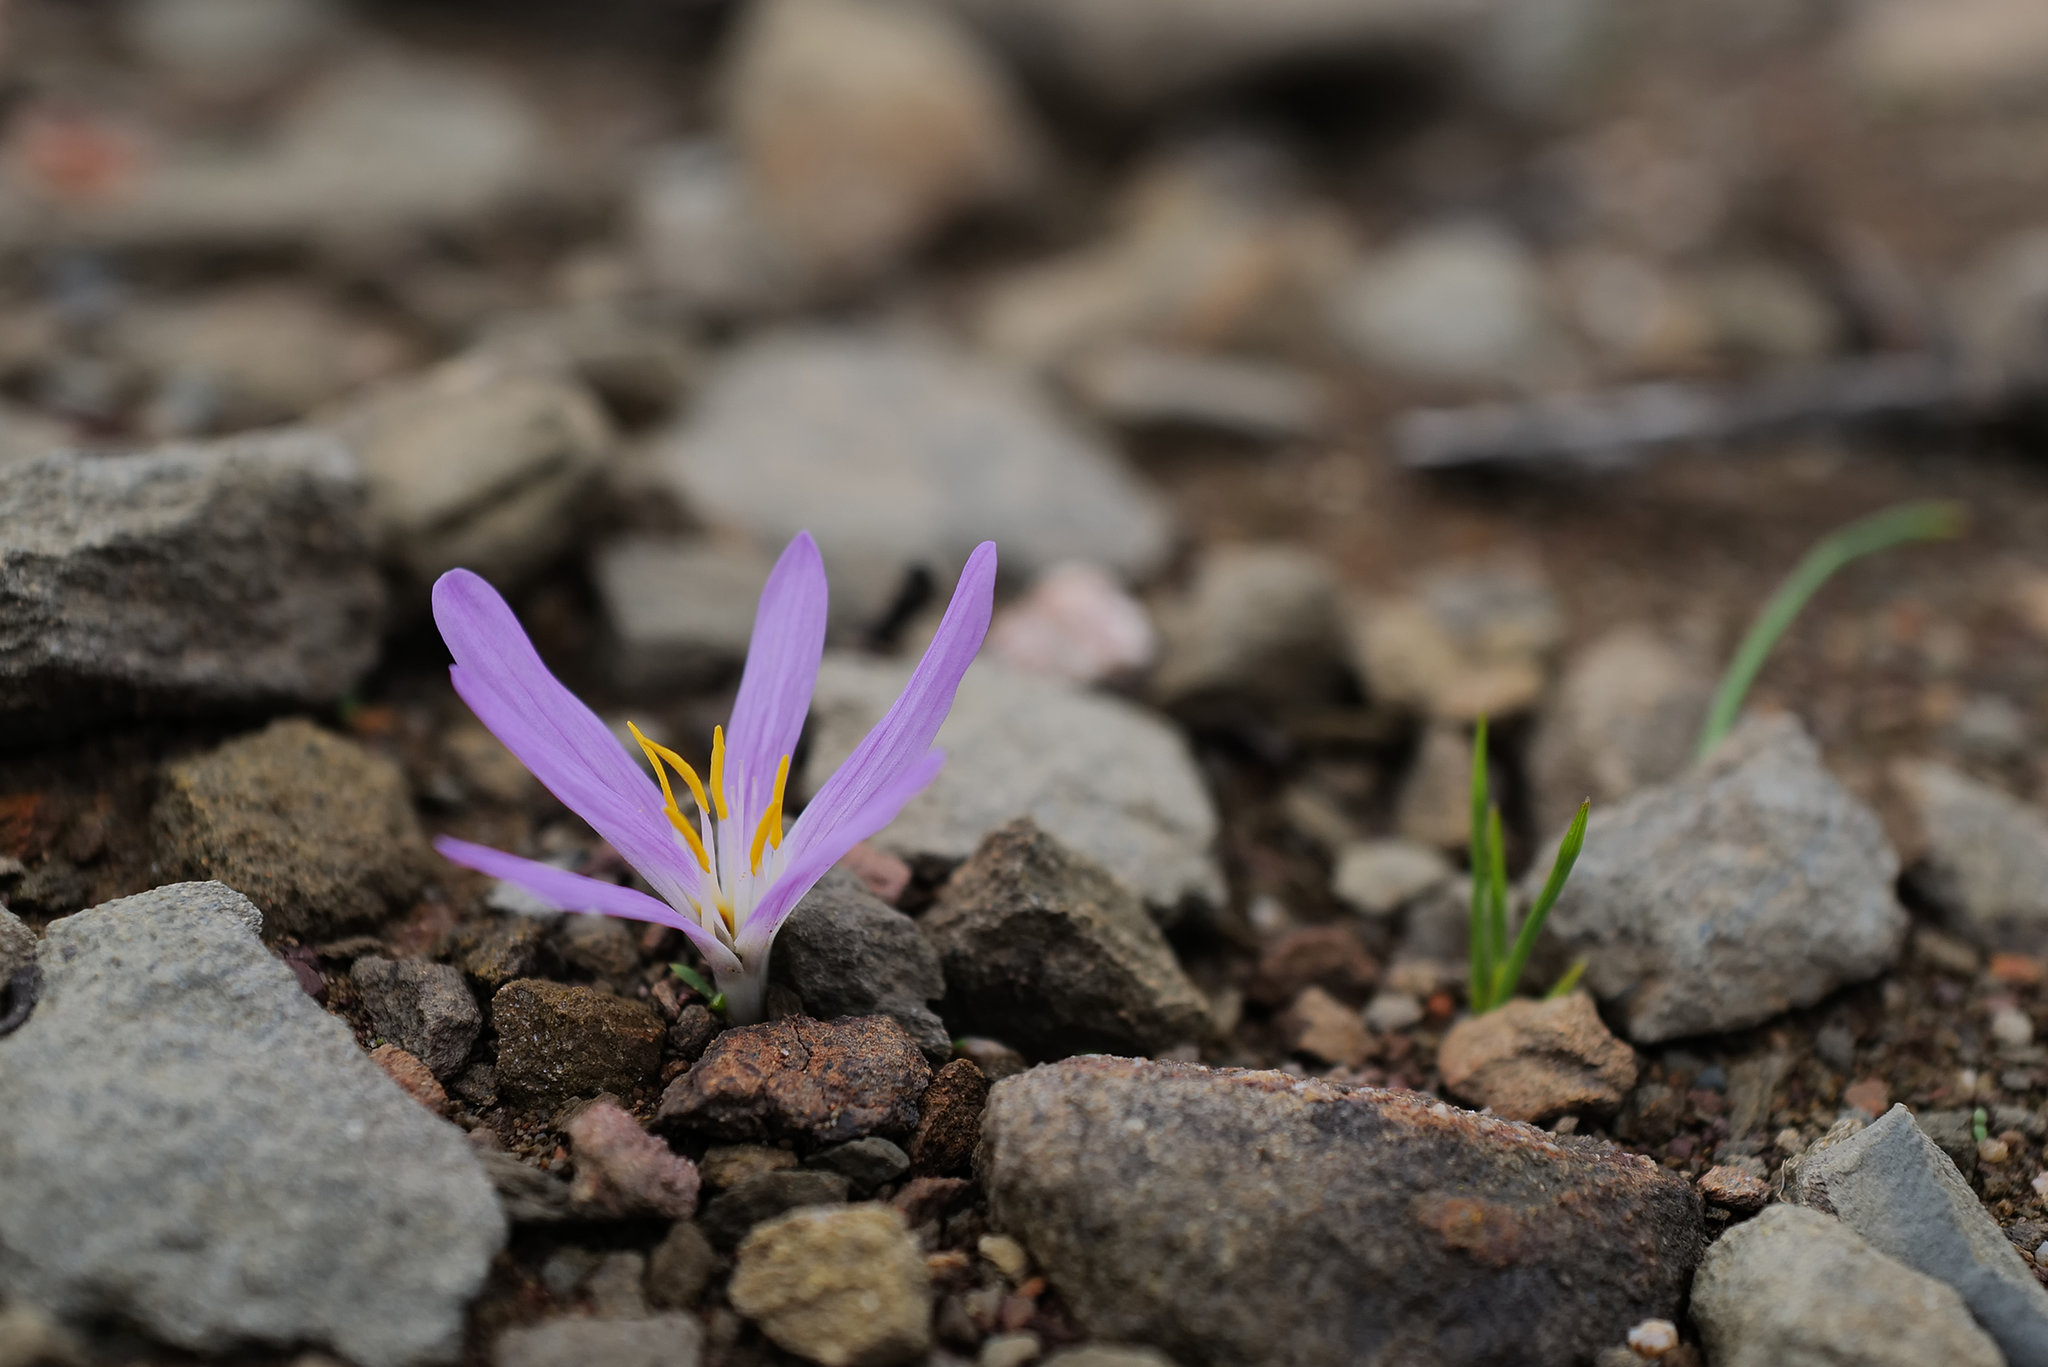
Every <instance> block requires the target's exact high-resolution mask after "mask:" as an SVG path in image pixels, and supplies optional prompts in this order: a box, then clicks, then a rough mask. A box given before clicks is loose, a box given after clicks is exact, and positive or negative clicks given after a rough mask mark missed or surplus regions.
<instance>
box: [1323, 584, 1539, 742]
mask: <svg viewBox="0 0 2048 1367" xmlns="http://www.w3.org/2000/svg"><path fill="white" fill-rule="evenodd" d="M1351 627H1352V653H1353V657H1354V659H1355V661H1356V663H1357V667H1358V673H1359V676H1360V677H1361V678H1362V679H1363V680H1364V681H1365V686H1366V691H1367V692H1369V693H1370V694H1371V695H1372V697H1373V700H1374V701H1375V702H1379V703H1383V704H1387V705H1390V706H1394V707H1399V708H1403V709H1407V710H1410V711H1415V712H1420V713H1423V714H1424V715H1426V716H1430V717H1433V718H1436V719H1437V720H1440V721H1450V722H1471V721H1474V720H1476V719H1478V718H1479V717H1481V716H1489V717H1492V718H1493V719H1494V720H1495V721H1498V720H1500V719H1501V718H1503V717H1506V716H1509V715H1511V714H1513V713H1518V712H1522V711H1525V710H1527V709H1528V708H1529V707H1531V706H1533V705H1534V704H1535V702H1536V699H1537V696H1538V695H1539V694H1540V693H1541V692H1542V689H1543V679H1544V673H1545V670H1546V668H1547V665H1548V662H1549V656H1550V654H1551V652H1552V651H1553V650H1555V648H1556V646H1557V642H1558V639H1559V637H1560V636H1561V635H1562V633H1563V619H1562V617H1561V615H1560V613H1559V611H1558V606H1557V599H1556V597H1555V596H1554V595H1553V594H1552V593H1551V591H1550V586H1549V584H1548V583H1547V582H1546V581H1545V579H1544V577H1543V576H1542V575H1541V574H1540V573H1539V572H1538V571H1537V570H1536V569H1535V567H1533V566H1531V565H1527V564H1522V563H1518V562H1514V561H1503V562H1499V563H1492V564H1488V563H1480V564H1471V565H1453V566H1447V567H1444V568H1441V569H1438V570H1435V571H1432V572H1431V573H1429V574H1428V575H1426V576H1424V578H1423V580H1422V582H1421V583H1420V585H1419V586H1418V587H1417V589H1416V591H1415V592H1413V593H1410V594H1404V595H1401V596H1398V597H1393V598H1385V599H1380V600H1377V601H1373V602H1368V603H1365V604H1363V605H1361V607H1360V609H1359V611H1357V612H1355V613H1354V614H1353V617H1352V622H1351Z"/></svg>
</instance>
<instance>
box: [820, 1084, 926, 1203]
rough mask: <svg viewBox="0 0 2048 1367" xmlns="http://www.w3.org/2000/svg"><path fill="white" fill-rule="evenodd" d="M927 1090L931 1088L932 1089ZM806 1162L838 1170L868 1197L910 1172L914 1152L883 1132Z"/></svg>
mask: <svg viewBox="0 0 2048 1367" xmlns="http://www.w3.org/2000/svg"><path fill="white" fill-rule="evenodd" d="M925 1090H926V1091H927V1092H929V1091H930V1090H931V1089H930V1088H926V1089H925ZM804 1166H805V1167H807V1168H814V1169H816V1170H818V1171H820V1172H834V1173H838V1174H839V1175H840V1176H841V1177H844V1178H845V1179H846V1180H847V1182H848V1184H849V1185H850V1187H851V1189H852V1190H853V1192H854V1193H855V1194H856V1195H858V1196H861V1197H866V1196H868V1195H870V1194H871V1193H872V1192H873V1191H874V1190H875V1188H877V1187H881V1186H886V1185H887V1184H889V1183H891V1182H894V1181H895V1180H896V1179H897V1178H899V1177H901V1176H902V1175H903V1174H904V1173H906V1172H909V1171H910V1155H909V1154H907V1153H905V1152H904V1151H903V1150H902V1149H901V1148H899V1147H898V1146H897V1145H895V1144H893V1143H891V1142H890V1141H888V1140H886V1139H884V1138H882V1137H881V1136H880V1135H878V1134H871V1135H869V1136H868V1137H867V1138H865V1139H853V1140H848V1141H847V1142H846V1143H844V1144H834V1145H833V1146H832V1147H831V1148H829V1149H820V1150H818V1151H817V1152H816V1153H814V1154H812V1155H811V1156H810V1157H809V1158H806V1159H805V1160H804Z"/></svg>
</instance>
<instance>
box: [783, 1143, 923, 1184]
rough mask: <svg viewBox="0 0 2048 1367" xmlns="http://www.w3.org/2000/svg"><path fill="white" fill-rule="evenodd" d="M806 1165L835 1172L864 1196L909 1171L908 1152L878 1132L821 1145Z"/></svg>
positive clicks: (807, 1159) (806, 1161) (806, 1160)
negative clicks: (825, 1147) (834, 1143)
mask: <svg viewBox="0 0 2048 1367" xmlns="http://www.w3.org/2000/svg"><path fill="white" fill-rule="evenodd" d="M804 1166H805V1167H807V1168H821V1169H823V1170H824V1171H826V1172H836V1173H838V1174H839V1175H840V1176H841V1177H844V1178H845V1179H846V1180H847V1181H848V1182H850V1183H852V1184H853V1190H854V1191H855V1192H856V1193H858V1194H859V1195H861V1196H863V1197H865V1196H868V1195H869V1194H871V1193H872V1192H873V1191H874V1190H875V1188H876V1187H879V1186H882V1185H883V1184H884V1183H888V1182H893V1181H895V1180H896V1179H897V1178H899V1177H901V1176H902V1175H903V1174H904V1173H906V1172H909V1171H910V1155H909V1154H907V1153H905V1152H904V1151H903V1150H902V1149H900V1148H898V1147H897V1146H896V1145H894V1144H892V1143H890V1142H889V1141H888V1140H886V1139H884V1138H882V1137H881V1136H880V1135H869V1136H868V1137H867V1138H865V1139H856V1140H853V1141H852V1142H850V1143H846V1144H837V1145H834V1146H833V1147H832V1148H829V1149H820V1150H819V1151H818V1152H816V1153H814V1154H812V1155H811V1156H810V1157H809V1158H806V1159H805V1160H804Z"/></svg>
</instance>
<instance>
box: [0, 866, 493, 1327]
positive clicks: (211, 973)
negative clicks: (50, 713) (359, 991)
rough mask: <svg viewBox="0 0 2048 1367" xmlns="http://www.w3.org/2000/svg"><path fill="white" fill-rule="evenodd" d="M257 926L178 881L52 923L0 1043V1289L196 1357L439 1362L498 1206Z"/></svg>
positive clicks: (466, 1151)
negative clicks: (125, 1325) (26, 1007)
mask: <svg viewBox="0 0 2048 1367" xmlns="http://www.w3.org/2000/svg"><path fill="white" fill-rule="evenodd" d="M260 920H261V918H260V916H259V914H258V913H257V911H256V908H255V907H253V906H252V905H250V903H249V902H248V901H247V900H246V899H244V898H242V897H240V896H238V895H237V894H235V893H234V892H232V891H230V890H229V889H227V888H224V887H222V886H220V885H219V884H217V883H185V884H174V885H171V886H169V887H163V888H158V889H157V890H155V891H154V892H148V893H144V894H142V895H140V896H137V897H126V898H122V899H120V900H119V901H114V902H108V903H105V904H103V905H101V906H98V907H95V908H93V909H92V910H90V911H86V912H81V913H80V914H78V915H76V916H70V917H66V918H64V919H63V920H60V921H58V922H56V923H54V924H53V925H52V926H51V927H50V929H49V933H48V935H47V936H46V938H45V940H44V962H43V972H44V975H45V987H44V994H43V999H42V1002H41V1004H40V1005H39V1006H38V1007H37V1008H36V1012H35V1014H34V1015H33V1016H32V1017H30V1018H29V1021H28V1023H27V1024H26V1025H25V1026H23V1027H22V1028H21V1029H20V1030H19V1031H17V1032H16V1033H14V1034H12V1035H10V1036H8V1037H6V1038H5V1039H0V1294H4V1295H5V1296H8V1297H11V1298H16V1299H20V1300H25V1301H27V1302H29V1303H32V1304H35V1305H39V1306H42V1307H45V1308H46V1309H48V1310H50V1311H52V1312H54V1313H56V1314H58V1315H60V1316H62V1317H64V1318H67V1319H78V1320H96V1319H100V1318H102V1317H105V1316H114V1317H117V1318H119V1319H121V1320H124V1321H126V1322H129V1323H132V1324H135V1325H137V1326H139V1327H141V1328H143V1329H144V1330H146V1331H147V1332H149V1333H150V1334H151V1335H153V1336H155V1337H157V1338H159V1339H162V1340H164V1341H165V1342H168V1343H171V1344H175V1345H177V1346H178V1347H181V1348H186V1349H190V1350H192V1351H194V1352H200V1353H225V1352H231V1351H235V1350H237V1349H240V1348H242V1347H244V1346H251V1345H268V1346H273V1347H276V1348H286V1347H291V1346H294V1345H300V1344H305V1343H318V1344H324V1345H327V1346H330V1347H332V1348H333V1349H334V1350H335V1351H336V1352H337V1353H339V1354H341V1355H343V1356H345V1357H347V1358H349V1359H350V1360H351V1361H354V1362H359V1363H362V1364H364V1367H402V1365H403V1364H407V1363H413V1362H418V1361H423V1360H427V1359H432V1358H439V1357H441V1356H443V1355H451V1356H452V1355H453V1353H454V1352H455V1351H456V1349H457V1347H458V1346H459V1343H460V1336H461V1333H462V1329H463V1315H464V1309H465V1306H466V1305H467V1303H468V1301H469V1298H470V1297H471V1296H472V1295H474V1294H475V1293H476V1292H477V1290H478V1289H479V1288H480V1287H481V1286H482V1285H483V1281H484V1277H485V1274H486V1272H487V1271H488V1269H489V1266H490V1262H491V1259H492V1257H493V1256H494V1255H495V1254H496V1253H497V1251H498V1249H499V1247H500V1246H501V1245H502V1244H503V1243H504V1240H505V1223H504V1218H503V1216H502V1215H501V1214H500V1213H499V1210H498V1205H497V1201H496V1200H495V1198H494V1197H493V1196H492V1194H491V1189H490V1186H489V1184H488V1183H487V1182H486V1180H485V1178H484V1175H483V1172H482V1170H481V1169H480V1167H479V1165H478V1163H477V1159H476V1157H475V1155H474V1154H473V1153H472V1151H471V1149H470V1146H469V1145H468V1144H466V1143H465V1142H464V1141H463V1138H462V1135H461V1132H460V1131H458V1130H456V1129H455V1128H453V1127H452V1126H450V1125H447V1124H445V1123H444V1122H442V1121H440V1120H437V1119H435V1118H434V1117H433V1116H431V1115H430V1114H428V1112H427V1111H426V1110H425V1109H424V1108H423V1107H421V1106H420V1105H419V1104H418V1103H416V1102H414V1101H413V1100H412V1098H410V1097H408V1096H407V1095H406V1094H405V1093H404V1092H403V1091H401V1090H400V1089H399V1088H398V1087H397V1086H396V1085H395V1084H393V1083H392V1081H391V1080H390V1079H389V1078H387V1077H386V1076H385V1075H384V1074H383V1073H382V1072H381V1071H380V1070H379V1069H378V1068H377V1065H376V1064H374V1063H372V1062H371V1061H370V1060H369V1058H368V1057H367V1056H366V1055H365V1054H364V1053H363V1052H362V1051H361V1050H360V1049H358V1048H357V1047H356V1044H355V1040H354V1037H353V1036H352V1035H351V1034H350V1032H349V1029H348V1027H347V1026H346V1025H345V1024H343V1023H342V1022H341V1021H339V1020H337V1019H335V1018H334V1017H332V1016H329V1015H327V1014H326V1013H325V1012H323V1011H321V1010H320V1008H319V1007H318V1006H316V1005H315V1004H314V1003H313V1001H312V999H311V998H309V997H308V996H307V995H306V994H305V991H304V990H303V989H302V988H300V986H299V984H298V980H297V979H296V978H294V977H293V976H292V973H291V971H290V970H289V969H288V968H287V967H286V966H285V965H284V964H283V963H281V962H279V961H278V960H277V959H276V958H275V957H274V956H272V955H271V954H270V952H269V951H268V950H266V949H265V948H264V947H263V944H262V942H261V941H260V940H259V939H258V938H257V936H256V934H255V929H256V927H257V925H258V924H260ZM109 1231H118V1237H114V1238H109V1237H108V1232H109Z"/></svg>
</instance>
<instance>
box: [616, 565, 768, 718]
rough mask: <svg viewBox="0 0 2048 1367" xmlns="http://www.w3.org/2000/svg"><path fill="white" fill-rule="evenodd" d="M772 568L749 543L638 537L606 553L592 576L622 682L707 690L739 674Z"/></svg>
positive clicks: (640, 686)
mask: <svg viewBox="0 0 2048 1367" xmlns="http://www.w3.org/2000/svg"><path fill="white" fill-rule="evenodd" d="M773 564H774V562H773V561H772V560H770V559H769V558H768V557H767V556H766V555H764V554H763V553H761V552H760V551H759V550H757V549H755V548H754V547H752V546H750V545H747V544H745V543H741V544H738V545H727V544H724V543H719V542H712V541H704V540H682V539H671V538H654V537H633V538H630V539H627V540H623V541H614V542H612V543H611V544H609V545H607V546H604V547H602V548H601V549H599V551H598V552H597V554H596V556H595V557H594V558H593V559H592V562H591V570H592V573H593V576H594V577H595V578H596V580H597V592H598V597H599V598H600V599H601V600H602V602H603V604H604V615H605V621H606V622H607V623H609V624H610V626H611V635H612V645H613V651H614V659H615V668H616V670H617V672H618V674H619V678H620V682H621V683H622V684H624V685H626V686H628V687H634V688H669V687H704V686H710V685H716V684H719V683H723V682H724V681H725V680H726V679H727V678H728V677H730V676H731V675H733V674H735V673H737V672H738V670H739V667H740V665H741V664H742V663H743V662H744V661H745V660H746V658H747V643H748V641H749V640H751V639H752V637H753V634H754V609H755V607H756V606H757V605H758V604H759V602H760V598H761V587H762V585H764V584H766V583H767V582H768V571H769V569H770V568H771V567H772V566H773Z"/></svg>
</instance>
